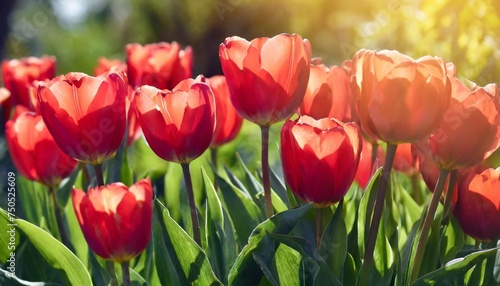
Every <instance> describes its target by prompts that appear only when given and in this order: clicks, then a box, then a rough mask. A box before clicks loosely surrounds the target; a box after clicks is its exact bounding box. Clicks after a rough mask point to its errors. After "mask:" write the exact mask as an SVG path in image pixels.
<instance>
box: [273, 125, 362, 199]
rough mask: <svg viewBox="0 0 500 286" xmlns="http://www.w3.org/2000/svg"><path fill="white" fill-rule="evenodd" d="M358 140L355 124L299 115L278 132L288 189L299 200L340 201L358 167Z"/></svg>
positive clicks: (359, 144)
mask: <svg viewBox="0 0 500 286" xmlns="http://www.w3.org/2000/svg"><path fill="white" fill-rule="evenodd" d="M361 142H362V141H361V137H360V135H359V131H358V128H357V126H356V124H355V123H342V122H341V121H338V120H336V119H334V118H323V119H320V120H315V119H314V118H312V117H309V116H301V117H299V118H298V119H297V120H295V121H291V120H288V121H287V122H285V125H283V129H282V130H281V160H282V162H283V173H284V175H285V179H286V181H287V183H288V185H289V186H290V189H291V190H292V191H293V192H294V193H295V194H296V195H297V196H298V197H300V198H301V199H302V200H303V201H305V202H313V203H314V204H315V205H316V206H319V207H323V206H329V205H331V204H334V203H336V202H338V201H340V200H341V199H342V198H343V197H344V196H345V194H346V193H347V191H348V190H349V187H350V186H351V184H352V182H353V180H354V175H355V174H356V170H357V168H358V163H359V158H360V152H361V147H362V146H361V144H362V143H361Z"/></svg>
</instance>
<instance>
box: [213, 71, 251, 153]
mask: <svg viewBox="0 0 500 286" xmlns="http://www.w3.org/2000/svg"><path fill="white" fill-rule="evenodd" d="M206 81H207V84H208V85H209V86H210V88H211V89H212V91H213V93H214V97H215V105H216V108H215V109H216V110H217V112H216V113H215V115H216V123H217V124H216V128H215V131H214V137H213V138H212V143H211V144H210V147H212V148H216V147H218V146H221V145H223V144H225V143H227V142H229V141H231V140H233V139H234V138H235V137H236V135H238V132H239V131H240V129H241V125H242V123H243V119H242V118H241V117H240V116H239V115H238V113H236V111H235V110H234V108H233V106H232V105H231V101H230V99H229V89H228V87H227V83H226V78H225V77H224V76H213V77H211V78H207V79H206Z"/></svg>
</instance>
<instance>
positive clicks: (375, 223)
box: [364, 143, 398, 268]
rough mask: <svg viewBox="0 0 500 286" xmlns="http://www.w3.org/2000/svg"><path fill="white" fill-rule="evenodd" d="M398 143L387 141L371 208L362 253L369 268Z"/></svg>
mask: <svg viewBox="0 0 500 286" xmlns="http://www.w3.org/2000/svg"><path fill="white" fill-rule="evenodd" d="M397 147H398V145H393V144H389V143H387V154H386V157H385V162H384V168H383V169H382V177H381V178H380V183H379V185H378V190H377V198H376V200H375V207H374V209H373V218H372V221H371V225H370V231H369V233H368V241H367V242H366V249H365V255H364V264H365V265H366V267H368V268H370V267H372V266H373V252H374V250H375V242H376V241H377V234H378V229H379V227H380V219H381V217H382V211H383V209H384V202H385V194H386V193H387V186H388V185H389V181H390V178H391V170H392V164H393V162H394V156H395V154H396V149H397Z"/></svg>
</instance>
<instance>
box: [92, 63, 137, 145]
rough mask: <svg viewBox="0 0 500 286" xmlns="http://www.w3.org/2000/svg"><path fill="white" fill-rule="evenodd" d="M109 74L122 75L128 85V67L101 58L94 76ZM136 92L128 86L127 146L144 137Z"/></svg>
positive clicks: (126, 102) (126, 103) (126, 99)
mask: <svg viewBox="0 0 500 286" xmlns="http://www.w3.org/2000/svg"><path fill="white" fill-rule="evenodd" d="M109 72H116V73H118V74H120V75H121V76H122V78H123V80H124V81H125V83H127V85H128V76H127V75H126V72H127V65H126V64H125V63H124V62H122V61H120V60H110V59H107V58H100V59H99V62H98V65H97V66H96V67H95V68H94V76H99V75H106V74H107V73H109ZM134 97H135V90H134V89H133V88H132V87H131V86H128V91H127V97H126V98H125V106H126V110H127V127H128V130H127V146H130V145H132V143H134V142H135V141H136V140H137V139H139V138H140V137H141V136H142V129H141V125H140V124H139V121H138V120H137V109H136V108H135V103H134Z"/></svg>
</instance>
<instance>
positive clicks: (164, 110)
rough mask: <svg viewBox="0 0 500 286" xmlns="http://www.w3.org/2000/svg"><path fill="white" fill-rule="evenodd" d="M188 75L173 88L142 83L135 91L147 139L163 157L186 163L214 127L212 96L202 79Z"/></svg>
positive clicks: (209, 138)
mask: <svg viewBox="0 0 500 286" xmlns="http://www.w3.org/2000/svg"><path fill="white" fill-rule="evenodd" d="M203 81H204V78H201V77H200V78H198V79H197V80H193V79H187V80H183V81H182V82H180V83H179V84H178V85H177V86H176V87H175V88H174V89H173V90H172V91H169V90H159V89H157V88H155V87H152V86H142V87H141V88H140V90H139V91H138V92H137V93H136V98H135V103H136V107H137V110H138V115H139V122H140V124H141V127H142V130H143V132H144V136H145V137H146V141H147V142H148V144H149V146H150V147H151V149H153V151H154V152H155V153H156V155H158V156H159V157H161V158H162V159H164V160H167V161H170V162H176V163H189V162H191V161H192V160H194V159H196V158H197V157H199V156H200V155H201V154H203V152H205V151H206V150H207V149H208V147H209V146H210V142H211V141H212V136H213V134H214V130H215V107H214V106H215V103H214V101H215V99H214V95H213V92H212V90H211V89H210V87H209V86H208V85H207V84H206V83H205V82H203Z"/></svg>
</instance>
